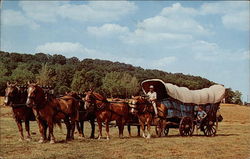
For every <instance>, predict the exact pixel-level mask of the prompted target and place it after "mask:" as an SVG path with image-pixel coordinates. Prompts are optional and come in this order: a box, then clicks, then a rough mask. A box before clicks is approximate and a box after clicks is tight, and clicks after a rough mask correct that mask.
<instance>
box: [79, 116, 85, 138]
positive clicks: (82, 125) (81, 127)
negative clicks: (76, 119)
mask: <svg viewBox="0 0 250 159" xmlns="http://www.w3.org/2000/svg"><path fill="white" fill-rule="evenodd" d="M79 124H80V129H81V131H82V137H84V121H83V120H82V121H80V123H79Z"/></svg>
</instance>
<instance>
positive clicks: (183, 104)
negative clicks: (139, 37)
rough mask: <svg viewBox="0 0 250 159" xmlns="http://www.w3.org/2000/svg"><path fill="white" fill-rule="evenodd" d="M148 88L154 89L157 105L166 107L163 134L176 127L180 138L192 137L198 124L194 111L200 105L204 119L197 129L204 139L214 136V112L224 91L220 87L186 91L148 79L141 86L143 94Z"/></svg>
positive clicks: (215, 118)
mask: <svg viewBox="0 0 250 159" xmlns="http://www.w3.org/2000/svg"><path fill="white" fill-rule="evenodd" d="M150 85H153V86H154V88H155V91H156V93H157V100H158V102H161V103H162V104H164V105H165V106H166V107H167V108H168V114H167V119H166V121H167V124H166V126H164V133H165V135H167V134H168V131H169V128H179V132H180V135H182V136H191V135H192V134H193V131H194V127H195V125H197V120H196V119H197V109H198V107H200V106H201V107H202V108H203V110H204V111H205V112H206V113H207V116H206V118H204V120H202V122H201V124H200V126H199V129H200V130H201V131H203V132H204V134H205V135H206V136H214V135H215V134H216V130H217V128H218V120H217V111H218V109H219V105H220V102H221V100H222V99H223V98H224V95H225V88H224V87H223V86H222V85H218V84H216V85H212V86H211V87H209V88H203V89H200V90H189V89H188V88H186V87H178V86H176V85H173V84H171V83H165V82H164V81H162V80H160V79H148V80H144V81H143V82H142V83H141V86H142V90H143V92H144V93H145V94H146V93H147V92H148V91H149V86H150Z"/></svg>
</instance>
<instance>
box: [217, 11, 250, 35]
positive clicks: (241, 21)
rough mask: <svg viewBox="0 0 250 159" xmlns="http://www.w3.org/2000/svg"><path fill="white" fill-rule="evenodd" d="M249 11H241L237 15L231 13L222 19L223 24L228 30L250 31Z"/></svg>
mask: <svg viewBox="0 0 250 159" xmlns="http://www.w3.org/2000/svg"><path fill="white" fill-rule="evenodd" d="M249 19H250V16H249V10H248V11H246V10H245V11H240V12H237V13H229V14H226V15H224V16H223V17H222V23H223V24H224V25H225V27H227V28H232V29H237V30H245V31H247V30H249V29H250V28H249V27H250V26H249Z"/></svg>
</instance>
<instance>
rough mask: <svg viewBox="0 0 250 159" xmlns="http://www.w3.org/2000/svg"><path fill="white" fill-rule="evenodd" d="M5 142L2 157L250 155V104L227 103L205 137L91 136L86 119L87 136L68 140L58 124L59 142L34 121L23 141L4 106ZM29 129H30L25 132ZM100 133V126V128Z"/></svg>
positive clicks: (173, 132)
mask: <svg viewBox="0 0 250 159" xmlns="http://www.w3.org/2000/svg"><path fill="white" fill-rule="evenodd" d="M0 111H1V114H0V118H1V120H0V126H1V128H0V131H1V141H0V142H1V145H0V158H1V159H2V158H4V159H10V158H13V159H18V158H28V159H40V158H60V159H64V158H65V159H66V158H71V159H73V158H103V159H105V158H106V159H110V158H128V159H132V158H150V159H153V158H154V159H155V158H213V159H214V158H232V159H235V158H237V159H240V158H242V159H245V158H250V107H246V106H239V105H230V104H223V105H221V113H222V115H223V117H224V120H223V122H221V123H219V130H218V133H217V136H215V137H205V136H204V135H203V133H201V132H200V134H199V135H196V133H194V136H192V137H181V136H179V132H178V130H177V129H170V132H169V135H168V136H167V137H161V138H156V136H155V132H154V128H152V129H151V131H152V132H153V137H152V138H151V139H149V140H146V139H143V138H142V137H136V129H135V128H133V129H132V133H133V136H134V137H132V138H128V133H127V130H126V129H125V131H124V134H125V138H124V139H119V138H118V129H117V128H111V140H109V141H107V140H105V139H102V140H97V139H89V138H88V137H89V135H90V125H89V123H87V122H85V128H86V129H85V136H86V138H85V139H78V138H77V134H75V137H76V139H75V140H74V141H71V142H67V143H66V142H65V127H64V126H63V129H62V130H60V129H59V128H58V127H56V128H55V137H56V139H57V143H56V144H49V143H44V144H39V143H38V142H37V141H38V140H39V137H40V135H39V133H38V127H37V124H36V122H31V132H32V141H30V142H28V141H22V142H19V141H18V139H19V133H18V129H17V126H16V123H15V121H14V120H13V118H12V112H11V109H10V108H9V107H4V106H0ZM25 133H26V132H25ZM95 134H96V136H97V130H96V133H95Z"/></svg>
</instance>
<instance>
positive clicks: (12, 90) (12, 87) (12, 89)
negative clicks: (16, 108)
mask: <svg viewBox="0 0 250 159" xmlns="http://www.w3.org/2000/svg"><path fill="white" fill-rule="evenodd" d="M16 85H17V83H14V84H10V83H9V82H7V88H6V89H5V98H4V105H12V104H13V102H15V99H16V96H17V94H18V88H17V87H16Z"/></svg>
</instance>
